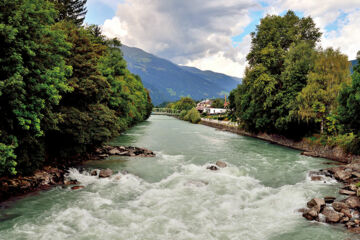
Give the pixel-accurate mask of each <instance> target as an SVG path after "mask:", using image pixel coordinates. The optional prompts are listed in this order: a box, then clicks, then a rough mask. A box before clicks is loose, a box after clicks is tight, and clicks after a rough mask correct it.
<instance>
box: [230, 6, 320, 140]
mask: <svg viewBox="0 0 360 240" xmlns="http://www.w3.org/2000/svg"><path fill="white" fill-rule="evenodd" d="M320 36H321V33H320V32H319V29H318V28H316V26H315V24H314V22H313V20H312V19H311V18H310V17H307V18H299V17H297V16H296V15H295V13H294V12H293V11H288V12H287V13H286V14H285V15H284V16H275V15H268V16H266V17H265V18H263V19H261V21H260V25H258V26H257V27H256V32H253V33H251V37H252V41H251V50H250V52H249V54H248V55H247V60H248V61H249V67H248V68H247V69H246V71H245V77H244V79H243V83H242V84H241V85H239V86H238V89H237V90H236V91H235V92H234V93H235V94H236V95H237V96H239V97H237V96H234V97H232V98H234V99H235V105H236V107H235V108H236V110H235V112H236V115H237V117H239V118H240V120H241V122H242V124H243V127H245V128H246V129H247V130H250V131H266V132H277V133H278V132H281V133H283V132H287V131H288V130H289V128H290V126H291V124H292V122H293V121H292V120H291V119H290V118H288V115H289V114H290V113H289V112H290V110H291V109H292V107H290V106H288V105H287V103H286V102H285V101H291V100H292V99H294V98H295V96H296V95H297V94H296V93H297V92H296V91H300V90H301V89H300V88H301V86H302V85H304V79H306V77H305V76H306V75H307V70H309V69H310V66H311V63H309V64H307V60H309V58H311V57H310V56H311V53H310V52H311V51H308V50H309V49H310V50H311V49H313V48H314V47H315V44H316V42H317V41H318V40H319V38H320ZM298 45H301V46H299V47H298ZM303 50H306V51H307V53H306V54H305V58H307V59H305V60H304V61H302V60H300V61H299V62H297V61H296V58H297V57H298V56H301V57H303V56H302V53H301V52H302V51H303ZM296 65H297V66H296ZM292 71H294V72H296V71H297V73H294V74H295V75H297V76H295V78H293V77H294V76H291V74H290V72H292ZM291 79H292V80H291ZM294 82H295V83H294ZM297 82H298V83H297ZM288 86H294V87H292V89H287V87H288ZM299 89H300V90H299ZM284 96H285V98H286V99H283V97H284ZM295 128H296V127H295Z"/></svg>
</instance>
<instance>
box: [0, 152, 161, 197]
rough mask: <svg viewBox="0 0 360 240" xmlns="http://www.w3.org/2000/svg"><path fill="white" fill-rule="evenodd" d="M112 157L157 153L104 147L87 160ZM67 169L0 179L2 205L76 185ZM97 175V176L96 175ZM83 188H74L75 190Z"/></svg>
mask: <svg viewBox="0 0 360 240" xmlns="http://www.w3.org/2000/svg"><path fill="white" fill-rule="evenodd" d="M110 156H127V157H154V156H155V153H154V152H153V151H150V150H148V149H146V148H138V147H130V146H128V147H125V146H103V147H101V148H98V149H96V150H95V152H94V153H91V154H89V157H88V158H87V159H86V160H102V159H105V158H107V157H110ZM67 167H71V166H66V167H54V166H46V167H44V168H43V169H41V170H37V171H35V172H34V173H33V174H32V175H31V176H15V177H1V178H0V203H1V202H3V201H6V200H8V199H11V198H13V197H19V196H23V195H26V194H29V193H33V192H37V191H40V190H47V189H50V188H52V187H54V186H58V185H63V186H68V185H75V184H78V182H77V181H76V180H69V179H68V178H66V174H67V173H68V172H67V170H66V169H67ZM91 174H92V175H93V176H95V175H96V176H98V177H100V178H102V177H109V176H111V175H112V174H113V172H112V171H111V170H110V169H105V170H104V169H103V170H96V171H95V172H94V171H92V172H91ZM94 174H95V175H94ZM80 188H83V187H82V186H73V188H72V189H73V190H76V189H80Z"/></svg>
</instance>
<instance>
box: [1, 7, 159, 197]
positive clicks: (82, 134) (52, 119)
mask: <svg viewBox="0 0 360 240" xmlns="http://www.w3.org/2000/svg"><path fill="white" fill-rule="evenodd" d="M85 3H86V1H71V2H70V3H68V2H64V1H46V0H36V1H32V0H15V1H10V0H5V1H4V2H3V3H1V5H2V6H1V8H2V9H6V11H2V12H1V14H0V22H1V29H2V31H1V34H2V35H1V38H0V45H1V49H2V54H1V56H0V62H1V67H0V72H1V77H0V111H1V119H0V177H1V179H3V180H4V179H6V178H9V179H11V178H12V177H13V176H17V177H19V181H21V182H24V185H23V186H24V188H27V187H26V186H27V185H28V182H26V178H27V177H28V176H32V177H34V176H35V175H36V174H37V171H42V172H43V173H44V171H45V172H47V173H49V174H52V172H55V173H54V174H55V175H56V178H60V179H61V178H62V177H61V176H58V173H59V174H62V171H63V169H64V168H65V167H68V166H72V165H75V164H78V163H79V162H81V161H83V160H84V159H87V157H88V155H89V154H91V153H92V152H93V151H95V149H96V148H98V147H100V146H102V145H103V144H104V143H105V142H107V141H109V140H110V139H112V138H113V137H115V136H117V135H119V134H120V133H121V132H123V131H124V130H126V129H128V128H129V127H131V126H133V125H134V124H136V123H138V122H141V121H144V120H146V119H147V118H148V117H149V116H150V114H151V109H152V103H151V99H150V96H149V92H148V91H147V89H145V88H144V86H143V84H142V82H141V79H140V78H139V77H138V76H136V75H134V74H132V73H131V72H130V71H129V70H128V69H127V66H126V62H125V60H124V58H123V56H122V52H121V50H120V48H119V47H120V45H121V44H120V42H119V41H118V40H117V39H108V38H105V37H104V36H103V35H102V34H101V31H100V28H99V27H98V26H96V25H83V20H84V17H85V14H86V8H85ZM14 16H16V17H14ZM29 29H31V30H30V31H29ZM44 166H51V167H46V168H44ZM53 167H55V168H53ZM56 168H57V169H59V170H56V171H53V169H56ZM39 169H44V170H39ZM46 169H50V170H49V171H50V172H49V171H47V170H46ZM60 169H61V170H60ZM34 174H35V175H34ZM44 174H45V173H44ZM55 175H54V176H53V177H54V178H53V177H50V178H51V179H55ZM46 178H47V177H46ZM51 179H50V182H54V183H55V182H56V183H57V182H59V181H60V182H61V180H58V179H56V180H54V181H52V180H51ZM4 181H5V180H4ZM36 181H37V180H36ZM36 181H35V182H36ZM8 186H11V184H10V185H9V184H8ZM2 187H4V188H6V187H5V185H2ZM35 188H36V187H35ZM7 189H9V192H10V193H11V191H10V188H7ZM5 191H6V190H5Z"/></svg>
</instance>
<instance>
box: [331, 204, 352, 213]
mask: <svg viewBox="0 0 360 240" xmlns="http://www.w3.org/2000/svg"><path fill="white" fill-rule="evenodd" d="M332 207H333V208H334V209H335V210H336V211H338V212H340V211H341V210H342V209H349V206H348V205H347V204H346V203H344V202H333V203H332Z"/></svg>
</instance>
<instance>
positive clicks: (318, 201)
mask: <svg viewBox="0 0 360 240" xmlns="http://www.w3.org/2000/svg"><path fill="white" fill-rule="evenodd" d="M307 206H308V207H309V208H315V209H316V210H317V211H318V212H320V211H321V209H322V208H323V207H325V201H324V199H322V198H313V199H311V200H310V201H309V202H308V203H307Z"/></svg>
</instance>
